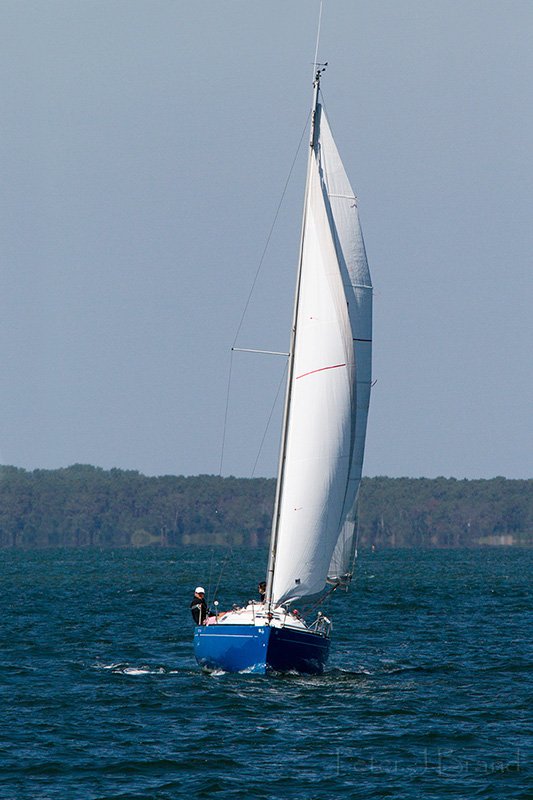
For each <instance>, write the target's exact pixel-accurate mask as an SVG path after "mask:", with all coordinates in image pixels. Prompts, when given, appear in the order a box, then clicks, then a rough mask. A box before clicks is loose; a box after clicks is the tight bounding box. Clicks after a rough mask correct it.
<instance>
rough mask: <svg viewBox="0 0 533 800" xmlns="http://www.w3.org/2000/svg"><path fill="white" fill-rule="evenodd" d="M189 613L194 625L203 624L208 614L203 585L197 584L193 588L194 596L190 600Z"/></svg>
mask: <svg viewBox="0 0 533 800" xmlns="http://www.w3.org/2000/svg"><path fill="white" fill-rule="evenodd" d="M191 614H192V618H193V620H194V622H195V624H196V625H204V624H205V621H206V619H207V617H208V616H209V611H208V608H207V603H206V602H205V589H204V587H203V586H197V587H196V589H195V590H194V597H193V599H192V600H191Z"/></svg>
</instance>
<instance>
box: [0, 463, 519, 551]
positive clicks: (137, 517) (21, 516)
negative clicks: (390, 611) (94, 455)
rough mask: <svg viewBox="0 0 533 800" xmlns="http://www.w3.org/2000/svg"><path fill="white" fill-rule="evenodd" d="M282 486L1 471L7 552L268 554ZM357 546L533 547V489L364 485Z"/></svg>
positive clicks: (438, 481) (0, 541)
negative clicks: (227, 548) (172, 549)
mask: <svg viewBox="0 0 533 800" xmlns="http://www.w3.org/2000/svg"><path fill="white" fill-rule="evenodd" d="M274 490H275V481H274V480H273V479H267V478H253V479H246V478H234V477H228V478H222V477H217V476H214V475H198V476H194V477H184V476H171V475H165V476H160V477H148V476H145V475H142V474H141V473H139V472H135V471H130V470H120V469H111V470H107V471H106V470H103V469H101V468H99V467H92V466H88V465H83V464H75V465H74V466H71V467H68V468H65V469H56V470H40V469H38V470H33V471H27V470H24V469H19V468H17V467H8V466H5V467H0V547H26V548H38V547H95V546H96V547H125V546H140V545H156V544H157V545H178V544H185V545H187V544H203V545H205V544H219V545H224V544H232V545H241V544H242V545H252V546H256V545H263V544H266V543H267V541H268V537H269V535H270V526H271V522H272V508H273V502H274ZM359 541H360V544H361V545H363V546H365V545H367V546H375V547H475V546H483V545H491V544H494V545H495V544H503V545H516V544H518V545H531V544H532V543H533V480H531V479H529V480H508V479H506V478H502V477H497V478H491V479H488V480H456V479H454V478H435V479H428V478H387V477H376V478H364V479H363V482H362V486H361V493H360V502H359Z"/></svg>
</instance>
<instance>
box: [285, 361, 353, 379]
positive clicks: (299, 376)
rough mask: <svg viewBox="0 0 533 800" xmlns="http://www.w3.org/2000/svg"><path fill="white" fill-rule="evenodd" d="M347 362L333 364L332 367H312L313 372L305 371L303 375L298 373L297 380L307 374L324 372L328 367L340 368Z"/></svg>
mask: <svg viewBox="0 0 533 800" xmlns="http://www.w3.org/2000/svg"><path fill="white" fill-rule="evenodd" d="M345 366H346V364H333V365H332V366H331V367H320V369H312V370H311V372H304V373H303V375H297V376H296V380H299V379H300V378H305V377H307V375H314V374H315V372H324V371H325V370H326V369H338V368H339V367H345Z"/></svg>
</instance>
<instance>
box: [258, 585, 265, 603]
mask: <svg viewBox="0 0 533 800" xmlns="http://www.w3.org/2000/svg"><path fill="white" fill-rule="evenodd" d="M266 590H267V585H266V583H265V581H261V583H260V584H259V585H258V587H257V591H258V592H259V599H260V601H261V602H262V603H264V602H265V594H266Z"/></svg>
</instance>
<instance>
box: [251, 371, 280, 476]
mask: <svg viewBox="0 0 533 800" xmlns="http://www.w3.org/2000/svg"><path fill="white" fill-rule="evenodd" d="M287 367H288V363H287V364H285V369H284V370H283V374H282V376H281V380H280V382H279V385H278V390H277V392H276V396H275V398H274V402H273V403H272V408H271V409H270V415H269V417H268V420H267V424H266V427H265V430H264V433H263V438H262V439H261V444H260V445H259V452H258V453H257V457H256V459H255V463H254V466H253V469H252V474H251V476H250V477H252V478H253V477H254V476H255V469H256V467H257V462H258V461H259V457H260V455H261V451H262V450H263V445H264V443H265V439H266V435H267V433H268V429H269V427H270V422H271V420H272V415H273V414H274V409H275V408H276V405H277V402H278V397H279V393H280V391H281V387H282V386H283V384H284V383H285V376H286V375H287Z"/></svg>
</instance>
